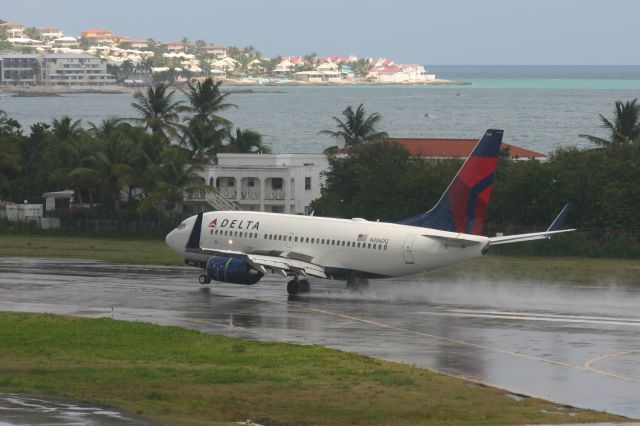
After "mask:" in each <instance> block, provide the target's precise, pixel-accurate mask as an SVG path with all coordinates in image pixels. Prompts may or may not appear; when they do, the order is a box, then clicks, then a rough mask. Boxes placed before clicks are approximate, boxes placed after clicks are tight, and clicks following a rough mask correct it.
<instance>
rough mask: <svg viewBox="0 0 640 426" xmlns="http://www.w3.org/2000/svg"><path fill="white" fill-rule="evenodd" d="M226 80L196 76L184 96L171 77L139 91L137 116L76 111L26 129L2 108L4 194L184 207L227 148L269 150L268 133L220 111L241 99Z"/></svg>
mask: <svg viewBox="0 0 640 426" xmlns="http://www.w3.org/2000/svg"><path fill="white" fill-rule="evenodd" d="M220 85H221V83H220V82H217V83H216V82H214V81H213V80H212V79H206V80H204V81H203V82H199V81H198V82H195V83H193V82H190V83H189V84H188V86H187V89H186V90H185V91H184V95H185V96H186V99H187V100H186V101H184V100H179V99H177V98H176V92H175V90H172V89H170V88H169V87H168V86H167V85H165V84H158V85H153V86H149V87H148V88H147V89H146V90H145V91H138V92H136V93H135V94H134V95H133V97H134V102H133V103H132V104H131V105H132V107H133V108H134V109H135V110H136V111H137V113H138V116H137V117H130V118H107V119H104V120H103V121H102V122H100V123H97V124H96V123H88V127H86V128H85V127H84V126H83V125H82V123H81V121H80V120H73V119H72V118H70V117H66V116H65V117H62V118H60V119H54V120H53V121H52V122H51V123H44V122H40V123H36V124H34V125H32V126H31V128H30V132H29V134H28V135H25V134H24V132H23V129H22V128H21V126H20V123H18V122H17V121H16V120H14V119H12V118H11V117H10V116H9V115H8V114H7V113H6V112H4V111H0V198H2V199H4V200H13V201H16V202H22V200H35V199H38V200H39V199H41V198H42V194H43V193H44V192H47V191H57V190H61V189H63V188H64V189H67V188H68V189H73V190H74V191H75V194H76V201H78V202H79V203H80V204H83V205H88V206H89V207H93V206H95V205H96V204H99V205H100V206H101V208H102V209H107V210H109V209H112V210H120V209H121V208H122V207H123V204H124V205H125V206H126V208H129V209H132V210H136V211H137V212H139V213H145V212H148V211H150V210H154V209H158V208H160V207H163V208H164V209H166V210H169V211H175V212H179V211H180V210H181V206H182V201H183V198H184V193H185V191H196V190H197V191H210V190H212V188H210V187H209V186H207V185H206V183H205V182H204V180H203V179H202V178H201V177H200V176H199V175H198V172H199V171H201V170H202V168H203V166H204V165H206V164H212V163H215V162H216V159H217V154H219V153H223V152H244V153H249V152H263V153H266V152H269V149H268V148H267V147H266V146H265V145H264V144H263V143H262V136H261V135H260V134H259V133H258V132H256V131H253V130H248V129H240V128H234V126H233V123H232V122H230V121H229V120H228V119H226V118H224V117H222V116H221V115H220V113H221V112H223V111H225V110H228V109H230V108H236V105H234V104H231V103H229V102H227V99H226V98H227V96H228V94H225V93H222V92H221V90H220Z"/></svg>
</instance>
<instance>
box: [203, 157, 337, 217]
mask: <svg viewBox="0 0 640 426" xmlns="http://www.w3.org/2000/svg"><path fill="white" fill-rule="evenodd" d="M328 168H329V162H328V161H327V157H326V156H325V155H324V154H218V164H217V165H211V166H208V167H207V168H206V169H205V170H204V171H202V172H201V176H202V177H203V178H204V179H205V182H206V183H207V184H208V185H210V186H212V187H215V188H216V189H217V193H218V194H219V195H221V196H223V197H224V198H226V199H227V200H229V201H231V202H232V203H233V204H235V205H236V206H237V207H238V208H239V209H240V210H250V211H264V212H274V213H290V214H309V212H310V208H309V205H310V204H311V201H313V200H315V199H316V198H319V197H320V188H321V184H322V183H323V179H324V178H323V176H322V172H324V171H326V170H327V169H328Z"/></svg>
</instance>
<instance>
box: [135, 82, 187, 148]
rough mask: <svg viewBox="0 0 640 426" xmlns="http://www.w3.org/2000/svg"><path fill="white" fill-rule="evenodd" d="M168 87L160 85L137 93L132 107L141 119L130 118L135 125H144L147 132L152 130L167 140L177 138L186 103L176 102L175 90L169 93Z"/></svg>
mask: <svg viewBox="0 0 640 426" xmlns="http://www.w3.org/2000/svg"><path fill="white" fill-rule="evenodd" d="M167 87H168V86H167V85H166V84H164V83H160V84H158V85H156V86H149V87H148V88H147V90H146V92H144V93H143V92H142V91H137V92H136V93H134V95H133V98H134V99H135V100H136V102H132V103H131V106H132V107H133V108H135V109H136V111H138V113H139V114H140V116H141V117H140V118H138V117H134V118H130V119H129V121H131V122H133V123H138V124H143V125H144V128H145V130H148V129H151V132H152V133H154V134H161V135H163V136H164V137H166V138H171V137H176V136H177V135H178V129H180V128H181V126H180V124H179V121H180V116H179V113H180V112H181V111H182V107H181V105H182V104H183V103H184V101H174V100H173V96H174V94H175V90H171V91H170V92H168V93H167Z"/></svg>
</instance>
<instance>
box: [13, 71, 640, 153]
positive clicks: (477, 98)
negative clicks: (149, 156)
mask: <svg viewBox="0 0 640 426" xmlns="http://www.w3.org/2000/svg"><path fill="white" fill-rule="evenodd" d="M428 69H429V70H430V71H432V72H434V73H436V75H437V76H438V78H442V79H451V80H461V81H466V82H469V83H471V84H468V85H460V86H422V85H415V86H375V85H363V86H327V87H314V86H309V87H286V86H285V87H256V88H254V91H255V93H236V94H232V95H231V96H230V97H229V100H230V101H231V102H232V103H235V104H236V105H238V108H237V109H233V110H230V111H228V112H227V113H225V115H226V116H227V117H228V118H229V119H230V120H232V121H233V122H234V123H235V124H236V125H237V126H239V127H241V128H250V129H253V130H257V131H259V132H260V133H262V134H263V135H264V140H265V142H266V143H267V144H268V145H270V146H271V147H272V148H273V150H274V151H275V152H320V151H322V150H323V149H324V148H326V147H328V146H331V145H334V144H335V142H334V141H332V140H331V139H329V138H328V137H327V136H321V135H318V132H319V131H321V130H323V129H333V128H334V127H335V126H334V122H333V120H332V118H331V117H332V116H340V113H341V111H342V110H343V109H344V108H345V107H346V106H347V105H354V106H357V105H358V104H360V103H363V104H364V106H365V108H366V110H367V112H379V113H380V114H381V115H382V116H383V120H382V122H381V126H380V127H381V129H382V130H385V131H387V132H388V133H389V134H390V135H392V136H397V137H450V138H473V137H480V136H481V135H482V134H483V133H484V131H485V130H486V129H487V128H502V129H504V130H505V142H508V143H511V144H515V145H519V146H523V147H526V148H529V149H534V150H537V151H541V152H551V151H553V150H554V149H556V148H558V147H561V146H588V143H587V142H586V141H585V140H584V139H581V138H579V137H578V134H580V133H587V134H595V135H601V136H606V132H605V131H604V130H603V129H602V128H601V127H600V121H599V118H598V114H599V113H602V114H604V115H606V116H611V115H612V111H613V108H614V102H615V101H616V100H623V101H626V100H631V99H634V98H640V66H612V67H607V66H579V67H558V66H550V67H543V66H533V67H523V66H514V67H510V66H432V67H428ZM131 102H132V97H131V95H129V94H117V95H105V94H74V95H65V96H63V97H43V98H16V97H11V96H10V95H8V94H6V93H0V109H2V110H5V111H6V112H8V113H9V114H10V115H11V116H12V117H14V118H16V119H17V120H19V121H20V122H21V123H23V125H26V126H29V125H31V124H33V123H35V122H37V121H45V122H49V121H51V119H52V118H59V117H61V116H63V115H69V116H71V117H73V118H78V119H82V120H83V122H87V121H93V122H99V121H100V120H101V119H103V118H105V117H107V116H117V117H132V116H134V115H135V112H134V110H133V109H132V108H131V106H130V104H131Z"/></svg>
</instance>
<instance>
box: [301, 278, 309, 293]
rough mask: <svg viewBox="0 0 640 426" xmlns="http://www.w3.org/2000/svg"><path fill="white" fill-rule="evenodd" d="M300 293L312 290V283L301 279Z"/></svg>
mask: <svg viewBox="0 0 640 426" xmlns="http://www.w3.org/2000/svg"><path fill="white" fill-rule="evenodd" d="M299 283H300V293H309V292H310V291H311V284H309V281H307V280H300V281H299Z"/></svg>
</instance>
